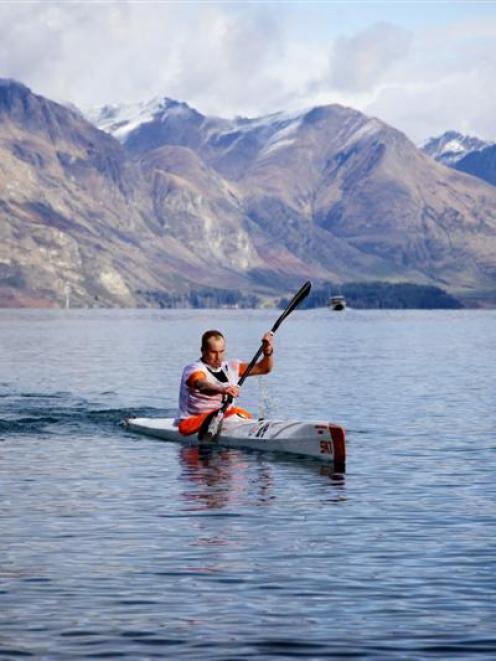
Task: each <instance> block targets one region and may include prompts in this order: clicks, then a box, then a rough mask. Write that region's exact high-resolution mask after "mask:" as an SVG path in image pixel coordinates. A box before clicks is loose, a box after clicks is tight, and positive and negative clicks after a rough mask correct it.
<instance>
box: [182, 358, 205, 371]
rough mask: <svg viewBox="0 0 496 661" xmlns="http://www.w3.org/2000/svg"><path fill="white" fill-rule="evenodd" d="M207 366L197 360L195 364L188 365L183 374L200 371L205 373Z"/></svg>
mask: <svg viewBox="0 0 496 661" xmlns="http://www.w3.org/2000/svg"><path fill="white" fill-rule="evenodd" d="M206 369H207V368H206V366H205V363H204V362H202V361H201V360H195V362H194V363H189V364H188V365H186V366H185V368H184V369H183V372H197V371H198V370H202V371H203V372H205V371H206Z"/></svg>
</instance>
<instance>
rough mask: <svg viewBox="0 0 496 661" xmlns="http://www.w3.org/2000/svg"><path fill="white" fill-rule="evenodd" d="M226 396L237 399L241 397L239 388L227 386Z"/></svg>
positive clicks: (225, 389)
mask: <svg viewBox="0 0 496 661" xmlns="http://www.w3.org/2000/svg"><path fill="white" fill-rule="evenodd" d="M224 395H231V397H234V399H236V398H237V397H239V386H226V387H225V388H224Z"/></svg>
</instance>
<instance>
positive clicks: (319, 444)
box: [124, 416, 346, 468]
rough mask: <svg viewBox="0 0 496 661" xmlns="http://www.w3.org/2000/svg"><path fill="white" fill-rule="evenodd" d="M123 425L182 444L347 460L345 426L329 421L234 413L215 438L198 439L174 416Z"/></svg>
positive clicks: (134, 420) (329, 460)
mask: <svg viewBox="0 0 496 661" xmlns="http://www.w3.org/2000/svg"><path fill="white" fill-rule="evenodd" d="M124 425H125V427H126V428H127V429H129V430H130V431H133V432H136V433H138V434H143V435H145V436H153V437H155V438H160V439H162V440H164V441H173V442H179V443H182V444H183V445H202V446H210V447H212V446H221V447H229V448H239V449H249V450H259V451H262V452H278V453H283V454H292V455H299V456H306V457H313V458H314V459H318V460H319V461H322V462H325V463H333V464H334V465H335V467H339V468H344V466H345V463H346V441H345V432H344V429H343V428H342V427H340V426H339V425H335V424H332V423H329V422H316V423H314V422H298V421H287V420H286V421H284V420H258V421H255V420H246V419H244V418H239V417H238V416H232V417H230V418H226V419H225V420H224V422H223V426H222V432H221V434H220V436H219V438H218V440H216V441H213V442H212V441H210V442H209V441H199V440H198V437H197V435H196V434H195V435H192V436H182V435H181V434H180V433H179V430H178V429H177V427H176V426H175V425H174V420H173V418H127V419H126V420H125V421H124Z"/></svg>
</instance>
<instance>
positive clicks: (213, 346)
mask: <svg viewBox="0 0 496 661" xmlns="http://www.w3.org/2000/svg"><path fill="white" fill-rule="evenodd" d="M202 360H203V362H204V363H206V364H207V365H208V366H209V367H213V368H214V369H218V368H219V367H220V366H221V365H222V361H223V360H224V339H223V338H222V337H210V338H209V339H208V340H207V348H206V349H204V350H203V351H202Z"/></svg>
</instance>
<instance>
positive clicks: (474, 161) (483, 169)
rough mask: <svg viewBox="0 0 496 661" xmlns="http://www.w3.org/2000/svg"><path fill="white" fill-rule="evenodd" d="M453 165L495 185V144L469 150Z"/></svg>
mask: <svg viewBox="0 0 496 661" xmlns="http://www.w3.org/2000/svg"><path fill="white" fill-rule="evenodd" d="M454 167H455V168H456V169H457V170H460V172H466V173H467V174H472V175H473V176H474V177H479V179H484V181H487V182H488V183H489V184H492V185H493V186H496V145H488V146H487V147H484V148H483V149H480V150H476V151H472V152H469V153H468V154H466V155H465V156H464V157H463V158H461V159H460V160H459V161H457V162H456V163H455V165H454Z"/></svg>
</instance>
